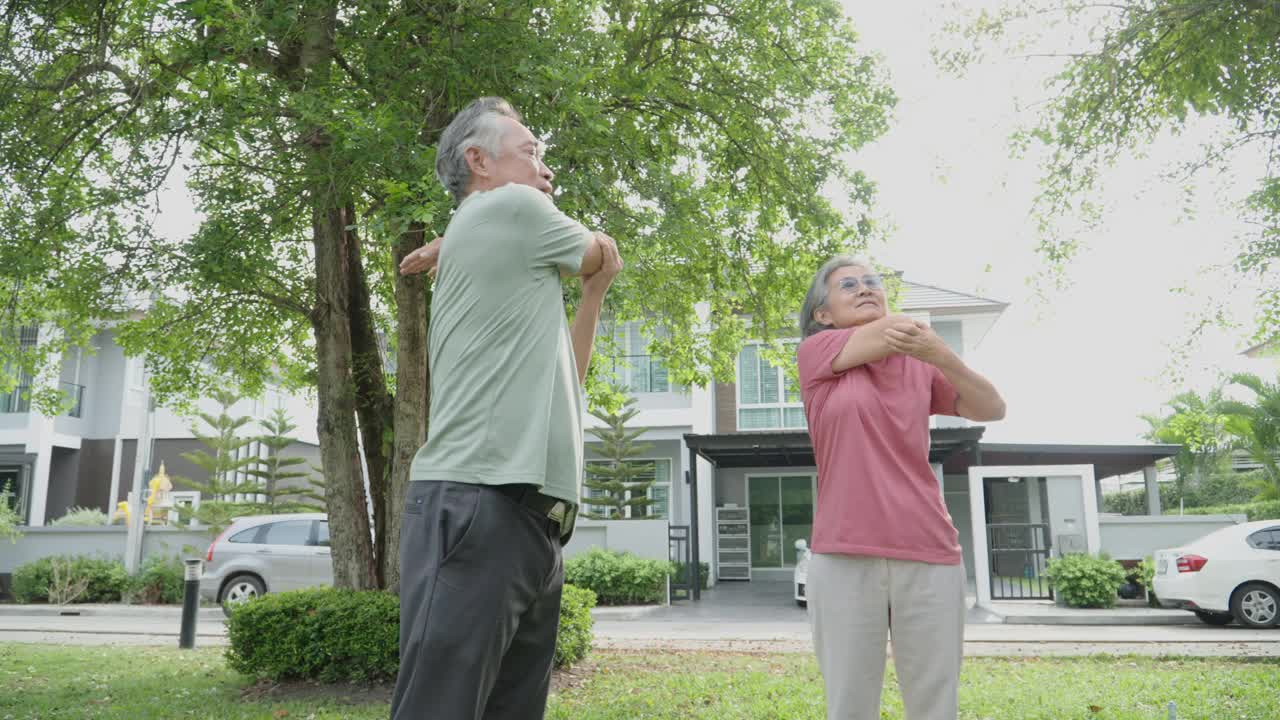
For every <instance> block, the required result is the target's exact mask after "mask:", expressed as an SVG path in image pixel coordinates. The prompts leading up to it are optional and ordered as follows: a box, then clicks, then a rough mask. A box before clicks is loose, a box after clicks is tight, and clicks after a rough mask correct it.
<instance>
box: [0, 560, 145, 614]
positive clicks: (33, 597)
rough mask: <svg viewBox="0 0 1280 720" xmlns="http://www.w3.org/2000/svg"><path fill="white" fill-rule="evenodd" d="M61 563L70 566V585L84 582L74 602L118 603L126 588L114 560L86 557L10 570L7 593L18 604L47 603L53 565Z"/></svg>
mask: <svg viewBox="0 0 1280 720" xmlns="http://www.w3.org/2000/svg"><path fill="white" fill-rule="evenodd" d="M55 559H57V560H61V561H63V562H66V563H69V565H70V571H71V572H70V579H71V580H72V581H73V582H76V581H80V580H84V581H86V583H87V584H86V586H85V591H84V594H82V595H80V597H78V598H77V599H76V600H75V602H81V603H104V602H118V601H119V600H120V597H121V596H122V595H123V594H124V591H125V589H126V587H128V580H129V576H128V574H127V573H125V571H124V565H123V564H122V563H121V562H120V561H118V560H111V559H108V558H104V557H89V556H86V555H77V556H74V557H73V556H69V555H67V556H60V557H58V558H53V557H47V558H41V559H39V560H36V561H34V562H29V563H27V564H25V565H19V566H18V567H16V568H14V569H13V580H12V585H11V587H10V592H11V593H12V594H13V598H14V599H15V600H17V601H18V602H20V603H32V602H48V601H49V586H50V584H52V582H53V562H54V560H55Z"/></svg>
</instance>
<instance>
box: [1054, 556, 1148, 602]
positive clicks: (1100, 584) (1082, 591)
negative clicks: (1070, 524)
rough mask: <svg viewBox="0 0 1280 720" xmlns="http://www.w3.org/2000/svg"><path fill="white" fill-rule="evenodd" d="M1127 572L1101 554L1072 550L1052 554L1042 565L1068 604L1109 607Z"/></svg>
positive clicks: (1060, 595) (1056, 590) (1114, 599)
mask: <svg viewBox="0 0 1280 720" xmlns="http://www.w3.org/2000/svg"><path fill="white" fill-rule="evenodd" d="M1128 574H1129V573H1128V572H1127V571H1126V570H1125V569H1124V568H1123V567H1122V566H1121V565H1120V563H1118V562H1116V561H1115V560H1112V559H1111V558H1109V557H1107V556H1106V555H1105V554H1104V555H1098V556H1094V555H1085V554H1083V553H1073V554H1070V555H1063V556H1062V557H1058V558H1054V559H1052V560H1050V561H1049V565H1048V567H1047V568H1046V569H1045V576H1046V577H1048V578H1049V582H1050V584H1052V585H1053V589H1054V591H1055V592H1056V593H1057V594H1058V596H1059V597H1061V598H1062V601H1063V602H1065V603H1066V604H1067V605H1068V606H1070V607H1080V608H1108V607H1112V606H1114V605H1115V604H1116V591H1117V590H1119V589H1120V586H1121V585H1124V584H1125V579H1126V577H1127V576H1128Z"/></svg>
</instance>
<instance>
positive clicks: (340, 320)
mask: <svg viewBox="0 0 1280 720" xmlns="http://www.w3.org/2000/svg"><path fill="white" fill-rule="evenodd" d="M332 192H333V191H332V189H331V188H330V187H328V186H327V183H326V184H325V185H324V186H322V187H317V188H315V189H314V190H313V193H314V196H313V198H312V202H313V208H314V210H313V219H312V223H313V232H312V240H313V242H314V244H315V262H316V307H315V310H314V311H313V316H312V325H313V327H314V329H315V336H316V360H317V376H316V388H317V396H318V398H319V406H320V407H319V416H318V418H317V421H316V424H317V428H316V429H317V432H318V434H319V436H320V457H321V461H322V462H323V464H324V471H325V483H326V488H325V495H326V501H327V502H326V504H327V505H328V508H329V532H330V533H331V535H332V538H333V542H332V548H331V549H332V557H333V583H334V585H336V586H337V587H341V588H355V589H359V590H365V589H374V588H377V587H378V584H377V566H376V558H375V557H374V554H373V538H372V536H371V533H370V528H369V514H368V509H367V505H366V499H365V490H364V474H363V473H362V472H361V471H360V452H359V446H358V444H357V442H356V425H355V389H354V387H353V384H352V377H351V321H350V317H349V306H348V302H349V300H350V288H349V283H350V278H351V273H350V270H349V268H348V263H349V258H350V255H349V252H348V249H347V244H348V236H347V233H346V230H345V227H346V222H345V218H344V215H345V213H344V212H343V207H344V205H345V203H341V202H336V200H337V199H336V198H334V197H333V195H332Z"/></svg>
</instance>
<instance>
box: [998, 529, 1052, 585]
mask: <svg viewBox="0 0 1280 720" xmlns="http://www.w3.org/2000/svg"><path fill="white" fill-rule="evenodd" d="M987 548H988V554H989V555H990V560H991V599H992V600H1052V599H1053V589H1052V588H1050V587H1049V579H1048V578H1046V577H1045V576H1044V570H1045V566H1046V565H1047V564H1048V562H1049V525H1048V524H1045V523H993V524H990V525H987Z"/></svg>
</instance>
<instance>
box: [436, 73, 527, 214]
mask: <svg viewBox="0 0 1280 720" xmlns="http://www.w3.org/2000/svg"><path fill="white" fill-rule="evenodd" d="M504 117H509V118H511V119H512V120H515V121H516V122H520V120H521V118H520V113H518V112H516V109H515V108H513V107H511V103H509V102H507V101H506V100H504V99H502V98H500V97H482V98H478V99H476V100H472V101H471V102H470V103H468V104H467V106H466V107H464V108H462V109H461V110H459V111H458V114H457V115H454V116H453V120H452V121H450V122H449V127H447V128H445V129H444V132H443V133H442V134H441V135H440V144H439V145H438V149H437V150H436V177H437V178H439V179H440V183H441V184H442V185H444V187H445V189H446V190H448V191H449V194H451V195H453V201H454V202H462V198H464V197H466V194H467V184H468V183H469V182H471V167H470V166H469V165H467V149H468V148H473V147H477V148H480V149H481V150H483V151H485V152H486V153H488V154H489V156H490V157H495V158H496V157H498V154H499V153H500V152H501V151H502V136H503V129H502V126H501V125H500V124H499V123H498V120H499V119H501V118H504Z"/></svg>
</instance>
